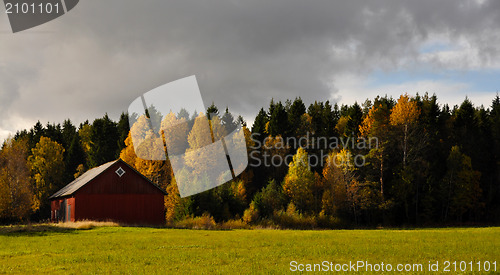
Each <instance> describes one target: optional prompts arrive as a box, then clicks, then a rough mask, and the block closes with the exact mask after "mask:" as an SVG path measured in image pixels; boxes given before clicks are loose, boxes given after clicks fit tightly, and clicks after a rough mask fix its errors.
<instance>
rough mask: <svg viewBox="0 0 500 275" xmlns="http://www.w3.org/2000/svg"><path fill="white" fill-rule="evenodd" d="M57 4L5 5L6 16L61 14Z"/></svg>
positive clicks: (61, 11)
mask: <svg viewBox="0 0 500 275" xmlns="http://www.w3.org/2000/svg"><path fill="white" fill-rule="evenodd" d="M63 12H64V11H63V10H62V8H61V7H60V5H59V3H55V4H53V3H15V4H13V3H6V4H5V13H7V14H13V13H14V14H16V13H17V14H50V13H63Z"/></svg>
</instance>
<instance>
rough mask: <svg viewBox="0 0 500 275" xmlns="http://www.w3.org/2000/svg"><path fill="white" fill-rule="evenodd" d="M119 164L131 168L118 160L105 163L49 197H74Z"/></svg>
mask: <svg viewBox="0 0 500 275" xmlns="http://www.w3.org/2000/svg"><path fill="white" fill-rule="evenodd" d="M117 162H121V163H123V164H125V165H127V166H128V167H130V165H128V164H127V163H126V162H124V161H122V160H121V159H117V160H114V161H111V162H108V163H105V164H103V165H101V166H98V167H95V168H92V169H90V170H88V171H87V172H85V173H83V175H81V176H79V177H78V178H76V179H75V180H74V181H72V182H71V183H69V184H68V185H66V186H64V187H63V188H61V190H59V191H57V192H56V193H54V194H53V195H52V196H50V197H49V199H55V198H60V197H65V196H70V195H73V194H74V193H75V192H76V191H77V190H79V189H80V188H82V187H83V186H84V185H86V184H87V183H89V182H90V181H92V180H93V179H95V178H96V177H97V176H99V175H100V174H101V173H102V172H104V171H106V170H107V169H108V168H109V167H111V166H112V165H113V164H115V163H117ZM130 168H131V169H132V170H134V171H135V172H136V173H138V174H139V175H141V176H142V177H143V178H144V179H146V180H147V181H148V182H149V183H151V184H152V185H153V186H155V187H156V188H158V189H159V190H160V191H162V192H163V193H164V194H166V192H165V191H164V190H163V189H161V188H160V187H158V186H157V185H156V184H154V183H152V182H151V181H150V180H149V179H147V178H146V177H144V176H143V175H142V174H141V173H139V172H138V171H137V170H135V169H134V168H132V167H130Z"/></svg>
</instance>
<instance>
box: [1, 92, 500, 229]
mask: <svg viewBox="0 0 500 275" xmlns="http://www.w3.org/2000/svg"><path fill="white" fill-rule="evenodd" d="M208 109H209V110H207V113H211V114H214V113H215V114H218V113H219V110H218V108H217V107H216V106H214V105H212V106H210V107H209V108H208ZM151 117H155V118H156V119H159V121H160V122H159V123H160V124H162V123H165V124H168V123H174V122H175V121H173V120H175V119H178V118H179V117H183V119H185V121H187V122H188V123H186V124H185V126H184V127H185V129H184V128H183V129H181V130H182V131H184V132H185V135H186V136H187V137H188V138H187V139H186V140H185V141H182V142H184V143H185V144H183V145H182V146H187V147H188V148H189V147H190V148H196V146H198V145H199V144H197V143H199V142H200V141H199V139H198V138H197V137H198V136H200V135H199V133H200V131H202V129H201V128H200V127H198V126H197V125H198V124H197V123H196V119H197V117H196V114H191V115H190V114H177V116H171V115H165V116H162V115H161V114H159V113H158V114H155V115H152V116H151ZM220 120H221V121H219V122H217V123H221V124H223V125H236V124H237V123H242V124H243V125H244V126H243V131H244V133H245V137H246V142H247V144H246V145H247V149H248V153H249V156H251V157H250V158H249V164H250V165H249V166H248V167H247V168H246V170H245V171H244V172H243V173H242V174H240V175H239V176H238V177H237V179H236V180H233V181H230V182H228V183H226V184H223V185H221V186H219V187H216V188H214V189H211V190H208V191H205V192H203V193H200V194H196V195H194V196H190V197H187V198H180V196H179V192H178V188H177V184H176V182H175V177H174V175H173V173H172V169H171V167H170V163H169V161H168V160H167V161H150V160H144V159H141V158H138V157H137V156H136V155H135V150H134V147H133V144H132V137H131V131H130V129H129V122H128V115H127V114H122V115H121V117H120V119H119V121H118V122H114V121H112V120H111V119H110V118H109V117H108V116H107V115H105V116H104V117H103V118H99V119H96V120H95V121H93V123H89V122H88V121H87V122H84V123H82V124H80V125H79V126H78V127H76V126H74V125H73V124H72V123H71V121H69V120H66V121H64V123H63V124H62V125H59V124H50V123H48V124H46V125H42V124H41V123H40V122H38V123H37V124H36V125H34V126H33V127H32V128H31V129H30V130H23V131H19V132H18V133H17V134H16V135H15V136H14V137H12V138H11V139H8V140H7V141H6V142H5V143H4V144H3V146H2V148H1V151H0V217H1V219H3V220H5V221H13V220H26V219H28V218H31V219H44V218H47V214H48V213H49V211H48V208H49V205H48V200H47V198H48V196H50V195H51V194H52V193H53V192H55V191H57V190H58V189H59V188H61V187H62V186H64V185H65V184H67V183H69V182H70V181H71V180H73V179H74V178H75V177H78V176H79V175H81V174H82V173H83V172H85V171H86V170H88V169H90V168H93V167H96V166H98V165H101V164H103V163H106V162H108V161H111V160H114V159H116V158H118V157H120V158H122V159H123V160H124V161H126V162H127V163H128V164H129V165H131V166H132V167H134V168H135V169H137V170H138V171H139V172H141V173H142V174H144V175H145V176H146V177H148V178H149V179H150V180H151V181H152V182H153V183H155V184H157V185H159V186H160V187H162V188H164V189H165V190H166V191H167V193H168V195H167V196H166V197H165V209H166V220H167V222H175V221H179V220H182V219H186V218H189V217H195V216H202V215H210V216H212V217H213V218H214V219H215V220H216V221H218V222H221V221H228V220H234V219H239V220H242V221H243V222H245V223H248V224H261V225H269V226H282V227H304V228H308V227H336V226H376V225H384V226H399V225H417V226H421V225H436V224H437V225H447V224H464V223H471V224H492V223H498V221H500V98H499V96H498V95H497V96H496V97H495V98H494V99H493V101H492V104H491V106H487V107H484V106H479V107H475V106H474V105H473V104H472V102H471V101H470V100H469V99H467V98H466V99H465V100H464V101H463V102H462V103H461V104H460V105H458V106H453V107H452V108H450V107H449V106H448V105H447V104H444V105H440V104H439V103H438V101H437V97H436V96H435V95H432V96H430V95H428V94H425V95H423V96H421V95H418V94H417V95H416V96H413V97H412V96H409V95H407V94H405V95H401V96H400V97H399V98H398V99H393V98H391V97H388V96H385V97H380V96H379V97H376V98H374V99H372V100H366V101H365V102H364V103H362V104H358V103H354V104H352V105H341V106H339V105H337V104H331V103H330V102H329V101H326V102H314V103H312V104H310V105H309V106H306V105H305V104H304V102H303V101H302V100H301V99H300V98H296V99H294V100H287V101H285V102H279V101H278V102H276V101H274V100H271V102H270V104H269V106H268V107H267V108H261V109H260V111H259V112H258V114H257V116H256V118H255V120H254V123H253V125H252V127H251V128H249V127H247V125H246V123H245V122H244V121H243V119H242V118H241V117H238V118H235V117H234V116H232V115H231V114H230V112H229V110H228V109H227V108H226V110H225V111H223V112H221V114H220ZM215 124H216V123H214V122H212V125H215ZM164 138H166V137H164ZM301 138H302V141H304V142H302V143H288V142H285V141H287V140H300V139H301ZM321 139H324V140H336V141H337V143H335V146H315V144H316V142H317V141H318V140H321ZM361 140H376V141H377V143H376V146H350V145H349V144H354V143H359V142H360V141H361ZM179 142H181V141H179ZM351 142H352V143H351ZM259 145H260V146H259ZM268 156H271V157H275V156H279V157H281V159H286V160H287V161H281V162H279V163H277V162H275V163H271V164H272V165H262V163H264V161H266V159H265V158H266V157H268ZM287 156H290V157H287ZM311 159H314V160H316V161H314V162H312V161H311ZM360 159H362V165H359V160H360ZM318 160H321V161H318ZM191 163H192V165H193V166H197V165H206V164H203V162H197V161H196V158H193V159H192V160H191ZM256 163H258V164H259V165H256ZM207 169H209V167H207Z"/></svg>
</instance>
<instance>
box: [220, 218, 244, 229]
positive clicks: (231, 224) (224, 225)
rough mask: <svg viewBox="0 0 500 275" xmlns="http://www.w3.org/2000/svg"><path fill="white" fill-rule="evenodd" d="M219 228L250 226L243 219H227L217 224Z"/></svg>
mask: <svg viewBox="0 0 500 275" xmlns="http://www.w3.org/2000/svg"><path fill="white" fill-rule="evenodd" d="M219 228H220V229H249V228H250V226H249V225H248V224H247V223H245V222H244V221H242V220H241V219H240V220H229V221H226V222H223V223H222V224H220V225H219Z"/></svg>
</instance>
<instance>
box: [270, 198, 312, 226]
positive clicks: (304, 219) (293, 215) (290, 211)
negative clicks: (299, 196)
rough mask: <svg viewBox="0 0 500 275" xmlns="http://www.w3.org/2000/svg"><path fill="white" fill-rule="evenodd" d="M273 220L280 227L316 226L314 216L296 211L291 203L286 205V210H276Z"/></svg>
mask: <svg viewBox="0 0 500 275" xmlns="http://www.w3.org/2000/svg"><path fill="white" fill-rule="evenodd" d="M273 220H274V222H275V223H276V224H278V225H279V226H280V227H282V228H292V229H312V228H315V227H316V219H315V218H314V216H307V215H303V214H300V213H298V212H297V210H296V208H295V205H294V204H293V203H290V204H289V205H288V208H287V210H286V211H276V212H275V213H274V216H273Z"/></svg>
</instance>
